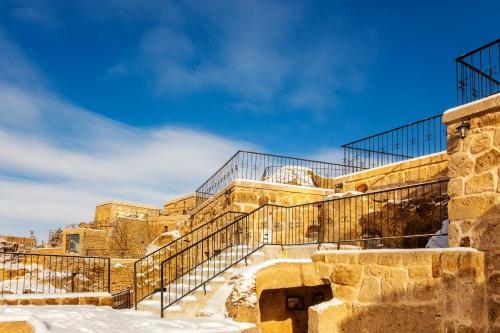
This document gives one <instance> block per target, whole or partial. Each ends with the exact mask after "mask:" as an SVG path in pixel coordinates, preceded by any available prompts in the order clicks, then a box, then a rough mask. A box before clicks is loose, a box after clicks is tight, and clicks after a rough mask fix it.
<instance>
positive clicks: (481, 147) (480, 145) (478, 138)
mask: <svg viewBox="0 0 500 333" xmlns="http://www.w3.org/2000/svg"><path fill="white" fill-rule="evenodd" d="M490 147H491V135H490V133H488V132H480V133H478V134H476V135H474V137H473V139H472V144H471V147H470V151H471V153H473V154H477V153H480V152H482V151H485V150H486V149H489V148H490Z"/></svg>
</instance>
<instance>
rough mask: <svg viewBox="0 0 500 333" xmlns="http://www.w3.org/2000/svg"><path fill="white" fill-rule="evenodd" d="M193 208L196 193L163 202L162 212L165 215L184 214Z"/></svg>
mask: <svg viewBox="0 0 500 333" xmlns="http://www.w3.org/2000/svg"><path fill="white" fill-rule="evenodd" d="M194 208H196V195H195V194H194V193H191V194H188V195H184V196H181V197H179V198H175V199H173V200H169V201H167V202H165V204H164V205H163V213H164V214H166V215H167V216H170V215H186V214H188V213H189V212H190V211H192V210H193V209H194Z"/></svg>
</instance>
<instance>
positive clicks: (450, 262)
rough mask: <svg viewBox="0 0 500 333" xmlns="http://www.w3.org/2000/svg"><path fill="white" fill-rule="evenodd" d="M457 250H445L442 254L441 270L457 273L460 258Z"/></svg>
mask: <svg viewBox="0 0 500 333" xmlns="http://www.w3.org/2000/svg"><path fill="white" fill-rule="evenodd" d="M459 255H460V254H459V253H457V252H451V251H450V252H443V253H442V254H441V272H444V273H449V274H455V273H456V272H457V271H458V258H459Z"/></svg>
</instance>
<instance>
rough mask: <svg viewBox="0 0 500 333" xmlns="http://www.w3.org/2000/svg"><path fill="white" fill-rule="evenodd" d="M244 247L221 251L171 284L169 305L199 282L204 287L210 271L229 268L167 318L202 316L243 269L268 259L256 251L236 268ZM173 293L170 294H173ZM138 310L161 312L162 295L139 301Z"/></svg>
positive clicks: (170, 309)
mask: <svg viewBox="0 0 500 333" xmlns="http://www.w3.org/2000/svg"><path fill="white" fill-rule="evenodd" d="M242 250H243V249H242V246H241V245H240V246H237V247H234V248H231V249H228V250H226V251H224V252H221V253H220V254H219V255H217V256H215V257H214V258H213V259H211V260H209V261H207V262H205V263H203V264H202V265H200V267H197V268H196V269H195V271H194V272H193V273H191V274H189V275H187V274H186V275H183V276H181V277H179V279H178V280H177V283H174V284H171V285H170V286H168V287H167V288H166V290H165V291H164V293H163V298H164V301H165V304H167V302H168V301H169V299H170V300H172V299H176V298H178V297H179V296H181V295H183V294H184V293H186V291H187V290H190V289H193V288H192V287H193V286H194V285H195V283H198V284H200V282H201V281H202V280H205V279H204V278H203V277H204V276H208V274H209V272H212V275H213V272H214V268H215V271H217V270H218V268H224V267H229V268H228V269H226V270H225V271H223V272H222V273H220V274H218V275H217V276H215V277H214V278H212V279H211V280H209V281H208V282H206V283H205V284H204V285H201V286H199V287H198V288H196V289H195V290H194V291H192V292H190V293H189V294H187V295H185V296H183V297H182V298H181V299H180V300H179V301H177V302H176V303H175V304H173V305H171V306H169V307H168V308H166V309H165V311H164V317H166V318H177V317H194V316H199V315H202V314H200V311H201V310H202V309H203V308H204V307H205V305H206V304H207V302H208V301H209V300H210V299H211V298H212V297H213V296H214V295H215V294H216V293H217V291H219V289H220V288H221V286H223V285H224V284H225V283H226V282H227V281H228V280H229V279H230V278H231V276H233V275H234V274H235V272H237V270H238V269H239V268H243V267H246V266H247V265H253V264H259V263H262V262H264V261H265V260H266V255H265V254H264V252H262V251H256V252H254V253H252V254H251V255H250V256H248V257H247V258H246V260H242V261H239V262H237V263H235V264H233V265H231V263H233V262H235V261H238V260H240V259H241V251H242ZM169 294H170V295H169ZM137 309H138V310H142V311H149V312H152V313H154V314H158V315H159V314H160V312H161V310H160V309H161V293H160V292H156V293H154V294H153V295H151V296H149V297H148V298H146V299H144V300H142V301H141V302H139V304H138V306H137Z"/></svg>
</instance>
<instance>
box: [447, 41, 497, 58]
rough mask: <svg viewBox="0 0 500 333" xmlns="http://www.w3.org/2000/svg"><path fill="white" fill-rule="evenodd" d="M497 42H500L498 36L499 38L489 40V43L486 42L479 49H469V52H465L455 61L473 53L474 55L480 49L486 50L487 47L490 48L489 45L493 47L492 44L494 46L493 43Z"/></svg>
mask: <svg viewBox="0 0 500 333" xmlns="http://www.w3.org/2000/svg"><path fill="white" fill-rule="evenodd" d="M497 43H500V38H498V39H497V40H494V41H492V42H489V43H487V44H485V45H483V46H480V47H478V48H477V49H474V50H472V51H469V52H467V53H465V54H462V55H461V56H459V57H457V58H456V59H455V61H460V60H463V59H464V58H467V57H468V56H471V55H473V54H475V53H477V52H479V51H482V50H485V49H487V48H489V47H491V46H493V45H495V44H497Z"/></svg>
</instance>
